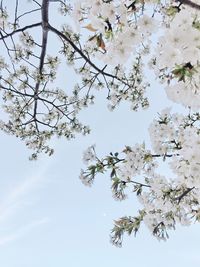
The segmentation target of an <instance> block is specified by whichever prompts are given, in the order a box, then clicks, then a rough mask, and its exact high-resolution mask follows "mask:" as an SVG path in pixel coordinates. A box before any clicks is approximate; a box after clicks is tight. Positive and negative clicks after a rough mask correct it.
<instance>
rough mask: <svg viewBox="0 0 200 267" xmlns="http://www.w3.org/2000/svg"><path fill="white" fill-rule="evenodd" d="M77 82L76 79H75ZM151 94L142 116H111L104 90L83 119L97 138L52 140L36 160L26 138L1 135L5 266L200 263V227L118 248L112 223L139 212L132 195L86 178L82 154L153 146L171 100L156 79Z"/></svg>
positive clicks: (0, 222)
mask: <svg viewBox="0 0 200 267" xmlns="http://www.w3.org/2000/svg"><path fill="white" fill-rule="evenodd" d="M68 74H69V72H68ZM147 75H149V78H150V79H151V77H150V76H151V75H150V73H147ZM70 79H71V81H72V80H74V79H76V77H75V76H72V75H70V74H69V76H68V80H69V83H70V82H71V81H70ZM151 80H152V79H151ZM61 82H62V81H61ZM63 82H64V80H63ZM148 95H149V97H150V108H149V109H148V110H146V111H141V112H137V113H135V112H133V111H131V110H130V107H129V104H122V105H121V106H120V107H119V108H118V109H117V110H115V111H114V112H110V111H108V109H107V103H106V101H105V92H103V91H102V92H99V93H97V99H96V103H95V105H93V106H91V107H90V108H88V109H87V110H84V111H83V112H81V114H80V119H81V120H82V121H84V122H85V123H86V124H89V125H90V127H91V129H92V132H91V134H90V135H89V136H86V137H82V136H77V138H76V139H75V140H72V141H70V142H69V141H66V140H65V139H63V138H62V139H59V140H53V142H52V145H53V146H54V148H55V154H54V155H53V156H52V157H50V158H49V157H47V156H45V155H41V156H40V157H39V159H38V161H36V162H33V161H29V160H28V157H29V155H30V152H31V151H29V150H27V149H26V147H25V145H24V144H23V143H22V142H21V141H20V140H18V139H16V138H15V137H13V136H8V135H5V134H4V133H2V132H1V133H0V142H1V154H0V155H1V156H0V157H1V175H0V266H3V267H55V266H56V267H66V266H70V267H81V266H82V267H86V266H87V267H94V266H95V267H102V266H113V267H120V266H123V265H125V266H127V265H129V266H140V267H147V266H148V267H160V266H162V267H169V266H171V267H174V266H181V267H186V266H187V267H188V265H192V266H199V264H200V254H199V249H200V246H199V243H200V242H199V241H200V225H199V224H196V225H193V226H191V227H178V228H177V230H176V231H175V232H170V233H169V234H170V239H169V240H168V241H167V242H159V241H157V240H156V239H155V238H154V237H153V236H152V235H151V234H150V233H149V232H148V230H147V229H146V228H145V227H142V228H141V230H140V231H139V233H138V235H137V237H136V238H134V236H131V237H126V236H125V238H124V244H123V247H122V248H116V247H114V246H112V245H111V243H110V242H109V234H110V229H111V228H112V227H113V220H114V219H117V218H119V217H121V216H124V215H133V216H134V214H137V209H138V203H137V202H136V201H135V199H134V197H131V196H130V197H129V199H128V200H126V201H123V202H119V201H115V200H114V199H113V198H112V193H111V190H110V185H111V183H110V178H109V175H102V176H98V177H97V179H96V180H95V183H94V185H93V186H92V188H88V187H85V186H84V185H83V184H82V183H81V181H80V180H79V173H80V169H81V168H83V167H84V166H83V163H82V160H81V159H82V152H83V150H85V149H86V148H87V147H88V146H89V145H92V144H96V150H97V153H99V155H100V156H103V155H106V154H108V153H109V152H111V151H113V152H115V151H122V150H123V147H124V146H125V145H130V146H132V145H134V144H135V143H137V142H139V143H141V142H143V141H145V142H146V143H147V144H149V137H148V125H149V123H150V122H151V121H152V119H153V118H154V117H155V115H156V114H157V112H159V111H160V110H161V109H163V108H164V107H166V106H172V103H171V102H169V101H167V100H166V95H165V93H164V90H163V88H162V87H160V86H159V85H158V84H157V83H156V82H155V81H152V87H151V89H150V90H149V92H148ZM175 109H177V110H179V107H178V106H175ZM0 113H1V116H3V114H2V111H0ZM166 175H167V173H166Z"/></svg>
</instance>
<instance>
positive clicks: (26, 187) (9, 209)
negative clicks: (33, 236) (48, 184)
mask: <svg viewBox="0 0 200 267" xmlns="http://www.w3.org/2000/svg"><path fill="white" fill-rule="evenodd" d="M49 164H50V161H49V162H48V163H47V164H42V167H40V168H39V170H38V172H36V173H35V174H30V175H29V177H27V178H26V179H24V180H23V181H22V182H20V183H19V184H17V185H16V186H15V187H14V188H12V189H11V190H10V192H8V193H7V194H6V196H5V197H4V198H3V199H0V225H3V223H4V222H5V221H6V224H7V223H8V224H9V222H10V221H11V219H12V221H14V220H13V219H17V218H18V213H19V210H20V209H21V208H22V207H24V204H26V203H27V202H29V201H30V198H29V196H30V194H31V191H33V189H36V188H37V187H38V186H39V185H40V184H41V183H42V181H43V179H44V178H45V172H46V170H47V168H48V166H49ZM24 212H25V210H24ZM47 222H48V219H47V218H42V219H39V220H34V221H32V222H30V223H28V224H26V225H23V226H20V227H19V228H18V229H17V230H15V231H13V232H12V231H9V232H11V233H8V234H7V235H2V236H0V245H4V244H6V243H8V242H11V241H13V240H15V239H18V238H19V237H21V236H23V235H25V234H26V233H27V232H29V231H31V230H32V229H33V228H35V227H37V226H40V225H42V224H44V223H47ZM11 229H12V228H11Z"/></svg>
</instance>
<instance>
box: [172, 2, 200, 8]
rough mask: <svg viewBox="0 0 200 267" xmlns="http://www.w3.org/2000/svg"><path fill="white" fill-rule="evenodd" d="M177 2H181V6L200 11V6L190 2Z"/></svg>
mask: <svg viewBox="0 0 200 267" xmlns="http://www.w3.org/2000/svg"><path fill="white" fill-rule="evenodd" d="M176 2H179V3H180V5H182V4H184V5H187V6H190V7H192V8H194V9H197V10H200V5H198V4H196V3H194V2H192V1H190V0H176Z"/></svg>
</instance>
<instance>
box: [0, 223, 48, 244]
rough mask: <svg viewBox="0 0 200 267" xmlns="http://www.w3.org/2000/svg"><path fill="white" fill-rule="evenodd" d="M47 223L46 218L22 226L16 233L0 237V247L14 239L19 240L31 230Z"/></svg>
mask: <svg viewBox="0 0 200 267" xmlns="http://www.w3.org/2000/svg"><path fill="white" fill-rule="evenodd" d="M48 222H49V219H48V218H42V219H40V220H35V221H33V222H31V223H29V224H26V225H24V226H22V227H20V228H19V229H18V230H17V231H15V232H13V233H11V234H8V235H5V236H2V237H0V246H3V245H5V244H7V243H9V242H12V241H15V240H16V239H18V238H21V237H23V236H24V235H26V234H27V233H28V232H30V231H31V230H33V229H34V228H35V227H38V226H40V225H43V224H46V223H48Z"/></svg>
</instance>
